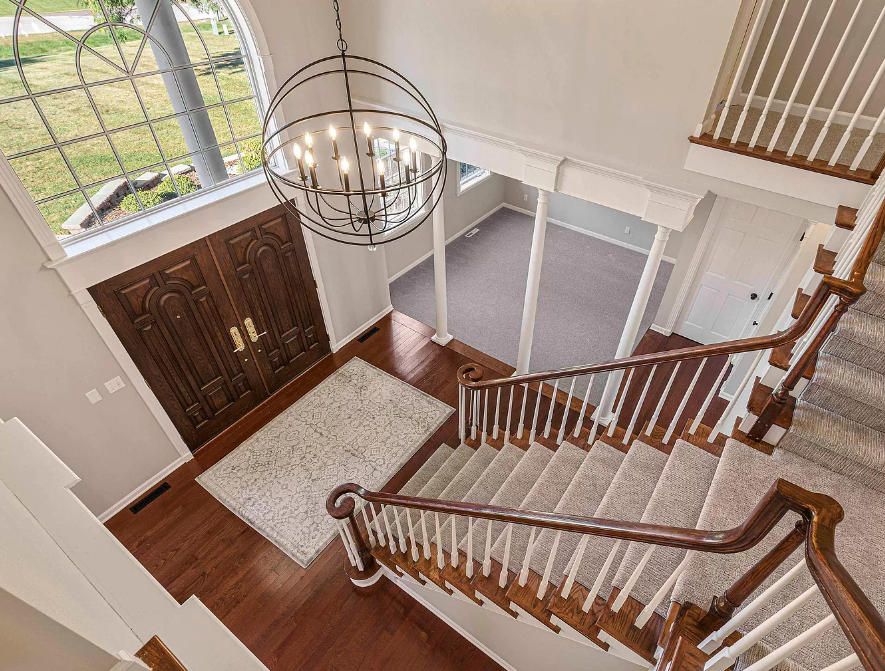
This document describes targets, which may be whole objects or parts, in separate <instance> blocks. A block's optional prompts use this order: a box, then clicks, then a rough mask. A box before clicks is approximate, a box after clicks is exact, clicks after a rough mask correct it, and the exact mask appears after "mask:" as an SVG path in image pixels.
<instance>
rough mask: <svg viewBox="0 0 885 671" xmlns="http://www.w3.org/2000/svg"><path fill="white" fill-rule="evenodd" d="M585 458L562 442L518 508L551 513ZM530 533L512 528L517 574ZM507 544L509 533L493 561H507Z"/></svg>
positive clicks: (512, 554) (501, 540)
mask: <svg viewBox="0 0 885 671" xmlns="http://www.w3.org/2000/svg"><path fill="white" fill-rule="evenodd" d="M586 457H587V452H586V451H585V450H582V449H581V448H580V447H575V446H574V445H572V444H571V443H569V442H563V443H562V445H560V446H559V447H558V448H557V450H556V452H554V453H553V458H552V459H550V461H549V462H548V463H547V466H546V467H545V468H544V470H543V472H542V473H541V475H539V476H538V480H537V481H536V482H535V484H534V485H533V486H532V488H531V490H529V493H528V494H527V495H526V497H525V499H523V501H522V503H521V504H520V505H519V508H520V509H522V510H533V511H535V512H541V513H549V512H552V511H553V510H554V509H555V508H556V506H557V504H558V503H559V501H560V499H562V496H563V494H565V491H566V489H568V485H569V483H570V482H571V481H572V478H574V477H575V474H576V473H577V472H578V469H579V468H581V464H582V463H584V459H585V458H586ZM536 533H537V532H536ZM530 534H531V530H530V528H529V527H527V526H525V525H522V524H515V525H513V533H512V537H511V539H510V568H511V569H512V570H514V571H518V570H519V569H520V568H521V567H522V563H523V560H524V559H525V553H526V548H527V547H528V542H529V535H530ZM505 543H506V534H505V535H502V536H501V537H500V538H499V539H498V540H497V541H496V542H495V544H494V545H493V546H492V558H493V559H495V560H496V561H499V562H500V561H502V560H503V559H504V546H505ZM545 559H546V557H545Z"/></svg>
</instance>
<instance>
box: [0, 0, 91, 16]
mask: <svg viewBox="0 0 885 671" xmlns="http://www.w3.org/2000/svg"><path fill="white" fill-rule="evenodd" d="M28 8H30V9H33V10H34V11H35V12H39V13H40V14H52V13H59V12H74V11H77V10H78V9H84V8H83V7H81V6H80V4H79V3H78V2H77V0H28ZM13 14H15V5H14V4H12V3H11V2H9V0H0V16H12V15H13Z"/></svg>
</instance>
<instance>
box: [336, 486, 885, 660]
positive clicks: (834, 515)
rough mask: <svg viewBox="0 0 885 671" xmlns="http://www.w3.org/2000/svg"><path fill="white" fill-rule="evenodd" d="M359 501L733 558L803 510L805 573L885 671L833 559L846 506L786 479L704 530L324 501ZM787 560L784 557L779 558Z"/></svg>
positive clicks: (342, 513)
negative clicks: (746, 510) (739, 515)
mask: <svg viewBox="0 0 885 671" xmlns="http://www.w3.org/2000/svg"><path fill="white" fill-rule="evenodd" d="M348 495H349V496H348ZM355 496H358V497H360V498H361V499H363V500H364V501H368V502H371V503H379V504H381V505H388V506H396V507H401V508H412V509H417V510H424V511H428V512H435V513H445V514H449V515H461V516H465V517H473V518H480V519H487V520H494V521H498V522H505V523H514V524H523V525H529V526H535V527H540V528H543V529H551V530H554V531H568V532H575V533H580V534H589V535H592V536H604V537H606V538H615V539H620V540H625V541H636V542H639V543H649V544H652V545H664V546H668V547H675V548H683V549H686V550H694V551H698V552H713V553H717V554H733V553H737V552H744V551H746V550H749V549H750V548H752V547H754V546H755V545H757V544H758V543H759V542H760V541H761V540H762V539H763V538H764V537H765V536H766V535H768V533H769V532H770V531H771V530H772V529H773V528H774V527H775V525H776V524H777V523H778V522H779V521H780V520H781V519H782V518H783V516H784V515H786V514H787V513H788V512H790V511H792V512H795V513H798V514H799V515H800V517H801V519H802V520H803V521H804V524H801V525H797V527H796V528H797V529H800V530H801V531H803V532H804V541H805V554H806V558H807V562H808V568H809V570H810V572H811V574H812V576H813V578H814V580H815V582H816V583H817V584H818V586H819V587H820V589H821V592H822V593H823V594H824V597H825V599H826V600H827V603H828V604H829V605H830V608H831V609H832V610H833V612H834V613H835V615H836V619H837V620H838V621H839V623H840V625H841V626H842V629H843V630H844V631H845V633H846V636H847V637H848V640H849V641H850V643H851V645H852V647H853V648H854V650H855V652H857V654H858V657H859V658H860V660H861V662H862V663H863V665H864V667H865V668H866V669H868V670H869V671H885V619H883V618H882V616H881V615H880V614H879V612H878V611H877V610H876V608H875V606H873V604H872V603H871V602H870V600H869V599H868V598H867V597H866V595H865V594H864V593H863V591H862V590H861V589H860V587H859V586H858V585H857V583H856V582H855V581H854V579H853V578H852V577H851V576H850V575H849V573H848V572H847V571H846V569H845V567H844V566H842V564H841V562H840V561H839V559H838V557H837V556H836V551H835V530H836V525H837V524H838V523H839V522H840V521H841V520H842V518H843V516H844V513H843V510H842V507H841V506H840V505H839V504H838V502H836V501H835V500H834V499H832V498H831V497H829V496H826V495H824V494H819V493H815V492H810V491H808V490H806V489H803V488H802V487H799V486H798V485H795V484H793V483H790V482H787V481H786V480H782V479H778V480H776V481H775V483H774V484H773V485H772V486H771V488H770V489H769V490H768V492H766V494H765V496H763V498H762V500H761V501H760V502H759V503H758V504H757V505H756V507H755V508H753V510H752V511H751V512H750V514H749V515H748V516H747V519H746V520H744V522H743V523H741V524H740V525H738V526H736V527H734V528H732V529H728V530H724V531H704V530H700V529H688V528H681V527H671V526H665V525H660V524H646V523H642V522H622V521H618V520H607V519H601V518H596V517H578V516H574V515H561V514H558V513H543V512H535V511H531V510H517V509H509V508H502V507H500V506H491V505H479V504H473V503H464V502H462V501H443V500H438V499H425V498H420V497H414V496H403V495H401V494H390V493H387V492H374V491H369V490H367V489H365V488H363V487H361V486H360V485H357V484H354V483H348V484H343V485H339V486H338V487H336V488H335V489H334V490H333V491H332V492H331V493H330V494H329V497H328V499H327V500H326V510H327V511H328V513H329V514H330V515H331V516H332V517H334V518H336V519H341V520H344V519H351V520H352V519H353V515H354V511H355V510H356V504H355V501H354V498H353V497H355ZM792 535H793V534H791V537H792ZM781 555H783V553H779V556H781ZM783 558H784V557H783V556H781V558H780V560H781V561H782V560H783ZM757 567H759V568H757ZM774 567H775V566H772V562H762V563H760V564H757V566H754V567H753V569H751V571H750V572H749V573H748V574H747V575H746V576H744V577H742V578H741V580H739V581H738V583H736V584H740V585H741V589H740V591H741V593H742V594H750V593H751V592H752V591H753V589H755V587H758V586H759V585H760V584H761V583H762V582H763V581H764V579H765V578H766V577H767V576H768V575H770V574H771V571H772V570H773V569H774Z"/></svg>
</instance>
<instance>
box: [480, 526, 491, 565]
mask: <svg viewBox="0 0 885 671" xmlns="http://www.w3.org/2000/svg"><path fill="white" fill-rule="evenodd" d="M486 522H487V524H486V551H485V554H484V555H483V559H482V574H483V575H484V576H485V577H486V578H488V577H489V573H491V572H492V520H486Z"/></svg>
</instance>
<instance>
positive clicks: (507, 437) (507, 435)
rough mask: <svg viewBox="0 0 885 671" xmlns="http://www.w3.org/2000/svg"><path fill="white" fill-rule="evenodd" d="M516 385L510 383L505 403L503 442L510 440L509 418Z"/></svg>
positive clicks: (511, 412)
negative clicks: (507, 398)
mask: <svg viewBox="0 0 885 671" xmlns="http://www.w3.org/2000/svg"><path fill="white" fill-rule="evenodd" d="M515 388H516V387H515V386H514V385H510V401H509V402H508V403H507V425H506V426H505V427H504V442H505V443H509V442H510V418H511V416H512V414H513V390H514V389H515Z"/></svg>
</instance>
